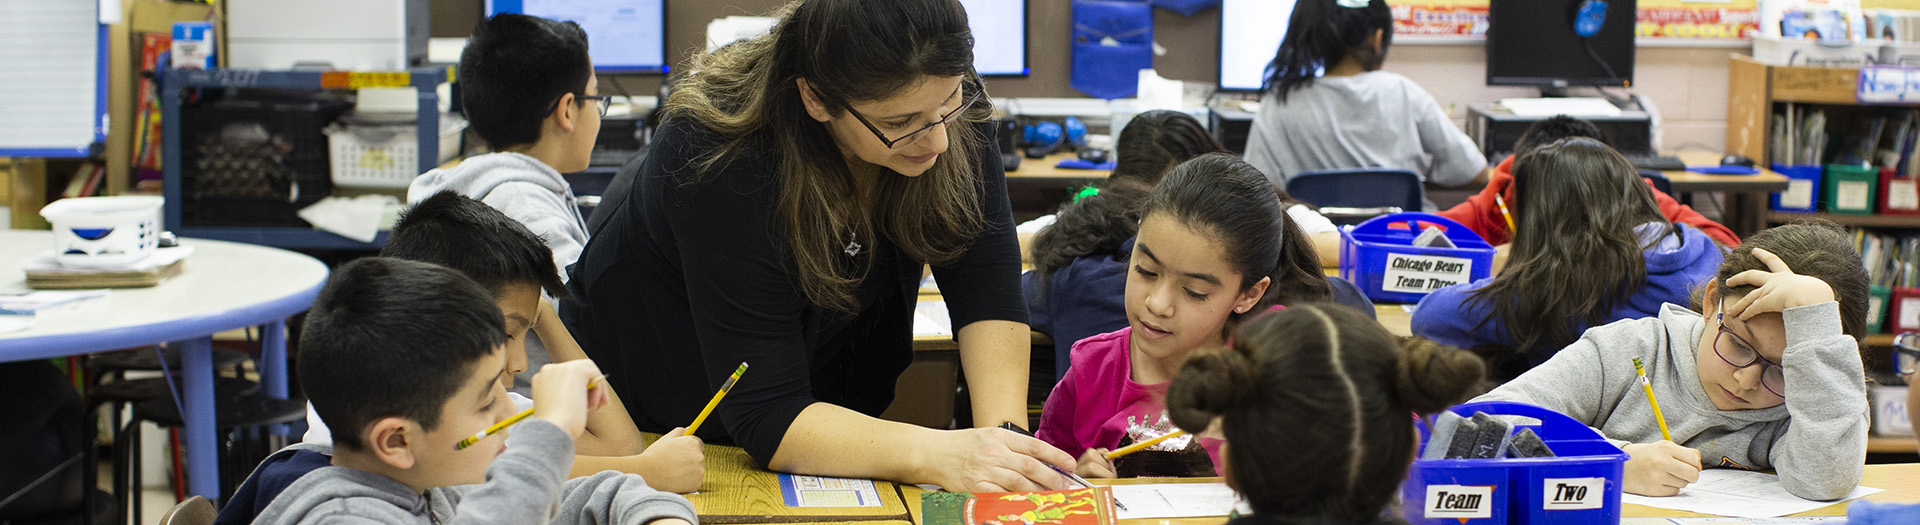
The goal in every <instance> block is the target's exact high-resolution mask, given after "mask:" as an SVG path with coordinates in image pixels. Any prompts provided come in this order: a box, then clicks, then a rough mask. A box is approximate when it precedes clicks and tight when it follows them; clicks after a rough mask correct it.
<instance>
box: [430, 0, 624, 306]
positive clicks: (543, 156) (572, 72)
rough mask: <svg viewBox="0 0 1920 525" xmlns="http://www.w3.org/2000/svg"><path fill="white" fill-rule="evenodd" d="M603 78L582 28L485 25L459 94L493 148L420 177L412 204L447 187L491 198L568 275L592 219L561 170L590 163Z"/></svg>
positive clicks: (519, 18)
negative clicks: (541, 243) (536, 238)
mask: <svg viewBox="0 0 1920 525" xmlns="http://www.w3.org/2000/svg"><path fill="white" fill-rule="evenodd" d="M599 84H600V82H599V78H598V77H596V76H595V75H594V73H593V62H592V60H591V59H590V58H589V57H588V56H587V33H586V32H585V31H583V30H581V29H580V26H579V25H577V24H574V23H573V22H561V21H555V20H548V19H545V18H539V17H533V16H526V15H518V14H499V15H494V16H493V17H492V18H489V19H487V20H486V21H485V22H482V23H481V24H480V26H479V27H476V28H474V30H473V37H472V38H470V39H469V40H468V42H467V48H466V50H465V51H462V52H461V53H460V99H461V105H462V107H463V108H464V109H465V111H466V115H467V121H468V122H469V123H470V125H471V129H473V131H474V133H477V134H479V135H480V138H481V139H484V140H486V141H487V145H488V146H489V147H490V148H491V149H492V150H493V153H488V154H485V155H476V156H474V157H471V158H468V159H466V160H464V161H461V162H460V164H459V165H458V166H454V167H452V168H447V169H437V170H433V171H429V172H426V173H425V174H422V175H420V176H419V177H416V178H414V179H413V185H412V186H411V187H409V188H407V203H408V204H417V203H419V202H420V201H423V200H426V199H427V197H432V196H433V194H435V193H439V192H441V191H453V192H455V193H459V194H461V195H465V196H468V197H472V198H474V199H476V200H479V201H481V202H485V203H487V205H488V206H492V207H494V208H495V209H498V210H500V211H501V212H504V213H506V214H507V216H508V217H512V218H513V219H514V220H516V221H520V224H523V225H526V227H527V229H528V230H532V231H533V233H534V234H536V235H539V236H540V238H541V239H543V240H545V241H547V248H549V249H551V250H553V263H554V264H553V265H554V267H555V268H558V269H559V271H560V280H561V282H566V280H567V267H568V266H572V265H573V261H574V260H575V259H579V258H580V249H581V247H583V246H586V244H587V222H586V220H585V219H584V218H582V217H581V216H580V208H579V199H577V198H575V197H574V195H573V189H572V187H571V186H568V185H567V180H566V179H565V178H563V177H561V176H560V174H562V173H573V172H577V171H580V170H584V169H586V168H587V161H588V159H589V158H591V156H592V154H593V141H594V139H595V138H596V137H598V136H599V134H600V118H601V117H604V116H606V114H607V107H608V103H609V102H610V101H611V100H612V99H611V98H610V97H606V96H601V95H599Z"/></svg>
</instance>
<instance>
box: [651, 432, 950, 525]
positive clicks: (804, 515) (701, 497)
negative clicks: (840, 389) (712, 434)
mask: <svg viewBox="0 0 1920 525" xmlns="http://www.w3.org/2000/svg"><path fill="white" fill-rule="evenodd" d="M705 452H706V455H707V460H706V467H707V478H706V481H705V482H703V483H701V484H700V492H699V493H697V494H690V495H688V496H687V499H688V500H690V501H692V502H693V509H694V512H696V513H698V514H699V515H700V521H701V522H702V523H822V522H849V521H859V522H863V523H874V522H888V521H891V522H899V521H901V520H905V519H907V508H906V506H905V505H903V504H902V503H901V500H900V491H899V489H897V488H895V486H894V484H893V483H892V482H887V481H879V480H874V482H873V485H874V488H875V489H876V490H877V491H878V492H879V494H880V501H881V506H879V507H788V506H787V505H786V502H785V500H783V499H781V496H780V479H779V475H778V474H775V473H773V472H769V471H767V470H766V469H762V468H760V467H759V466H758V465H755V464H754V463H753V459H752V458H749V457H747V451H746V450H743V449H741V448H740V447H731V446H724V445H707V446H706V450H705ZM914 501H915V503H916V504H917V503H918V502H919V500H917V499H916V500H914Z"/></svg>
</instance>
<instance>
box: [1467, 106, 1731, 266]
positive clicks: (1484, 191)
mask: <svg viewBox="0 0 1920 525" xmlns="http://www.w3.org/2000/svg"><path fill="white" fill-rule="evenodd" d="M1603 135H1605V134H1604V133H1602V132H1601V131H1600V128H1599V127H1598V126H1594V125H1593V123H1592V122H1587V121H1585V120H1580V119H1576V118H1573V117H1569V116H1566V115H1559V116H1555V117H1552V118H1549V119H1546V120H1542V121H1539V122H1535V123H1533V125H1531V126H1527V131H1526V132H1525V133H1521V134H1520V141H1519V142H1517V143H1515V144H1514V145H1513V154H1512V155H1508V156H1507V158H1505V159H1502V160H1501V161H1500V164H1499V165H1497V166H1494V167H1493V176H1492V178H1491V179H1489V180H1488V181H1487V186H1486V187H1485V188H1481V189H1480V193H1476V194H1474V195H1473V196H1472V197H1467V200H1466V202H1462V203H1460V204H1458V205H1455V206H1454V207H1452V208H1448V209H1447V210H1446V211H1442V212H1440V216H1441V217H1446V218H1449V219H1453V221H1454V222H1458V223H1460V224H1462V225H1465V226H1466V227H1467V228H1469V229H1472V230H1473V233H1477V234H1480V238H1481V239H1485V240H1486V241H1487V244H1491V245H1494V246H1499V245H1502V244H1506V243H1507V242H1508V241H1511V240H1513V230H1512V229H1509V228H1508V227H1507V219H1506V216H1505V215H1504V214H1502V212H1501V211H1500V202H1499V201H1497V200H1495V199H1494V197H1495V196H1499V197H1500V198H1501V199H1504V200H1505V201H1506V203H1507V206H1508V207H1509V209H1508V211H1509V212H1511V211H1512V209H1511V207H1512V206H1513V201H1514V192H1513V161H1514V159H1518V158H1520V155H1521V154H1523V153H1526V152H1528V151H1533V149H1534V148H1537V147H1540V146H1544V145H1547V144H1552V143H1553V142H1555V141H1558V140H1560V139H1567V138H1575V137H1586V138H1590V139H1594V140H1598V141H1600V142H1602V143H1605V142H1607V138H1606V137H1605V136H1603ZM1608 145H1612V144H1608ZM1647 184H1648V185H1649V187H1651V185H1652V184H1653V183H1652V182H1651V181H1649V182H1647ZM1653 200H1654V202H1655V203H1656V204H1658V205H1659V206H1660V214H1661V215H1665V216H1666V217H1667V220H1669V221H1673V222H1675V223H1679V224H1685V225H1688V226H1692V227H1694V229H1697V230H1700V232H1701V233H1705V234H1707V236H1708V237H1712V238H1713V240H1714V241H1715V242H1718V243H1720V244H1723V245H1726V246H1727V247H1734V246H1739V245H1740V236H1738V235H1734V234H1733V230H1729V229H1727V227H1726V226H1722V225H1720V223H1717V222H1713V221H1712V220H1708V219H1707V218H1706V217H1704V216H1701V215H1700V212H1696V211H1693V207H1692V206H1687V205H1685V204H1681V203H1680V202H1679V201H1675V200H1673V196H1671V195H1667V194H1666V192H1663V191H1660V190H1659V189H1654V190H1653Z"/></svg>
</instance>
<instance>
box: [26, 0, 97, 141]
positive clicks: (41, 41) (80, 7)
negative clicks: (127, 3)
mask: <svg viewBox="0 0 1920 525" xmlns="http://www.w3.org/2000/svg"><path fill="white" fill-rule="evenodd" d="M99 5H100V4H99V2H97V1H95V0H0V156H15V157H85V156H87V150H88V147H89V146H90V145H92V144H93V143H95V142H100V141H103V140H105V137H106V118H107V117H106V98H107V96H106V91H105V89H104V88H105V86H106V83H105V77H106V47H105V46H104V45H102V43H103V41H104V40H105V37H106V28H105V26H102V25H100V17H99V11H98V10H99Z"/></svg>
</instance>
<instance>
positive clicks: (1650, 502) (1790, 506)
mask: <svg viewBox="0 0 1920 525" xmlns="http://www.w3.org/2000/svg"><path fill="white" fill-rule="evenodd" d="M1875 492H1880V489H1876V488H1872V487H1854V489H1853V492H1849V493H1847V496H1846V497H1844V498H1840V499H1838V500H1835V501H1810V500H1805V499H1800V498H1799V497H1798V496H1794V495H1793V494H1792V493H1789V492H1787V489H1786V488H1785V487H1781V486H1780V476H1776V475H1773V474H1764V473H1759V472H1749V471H1745V470H1733V469H1708V470H1702V471H1700V481H1696V482H1694V483H1693V484H1692V485H1687V487H1686V488H1683V489H1680V494H1678V495H1674V496H1667V497H1664V498H1655V497H1648V496H1636V495H1633V494H1626V495H1624V496H1622V497H1621V499H1620V501H1621V502H1624V503H1632V504H1635V505H1645V506H1648V507H1659V508H1663V509H1673V510H1684V511H1688V512H1698V513H1701V514H1714V515H1719V516H1731V517H1736V518H1777V517H1780V516H1785V515H1788V514H1798V513H1801V512H1806V511H1809V510H1813V509H1817V508H1820V507H1825V506H1828V505H1833V504H1836V503H1840V502H1843V501H1847V500H1851V499H1855V498H1862V497H1866V496H1867V495H1869V494H1873V493H1875Z"/></svg>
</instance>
